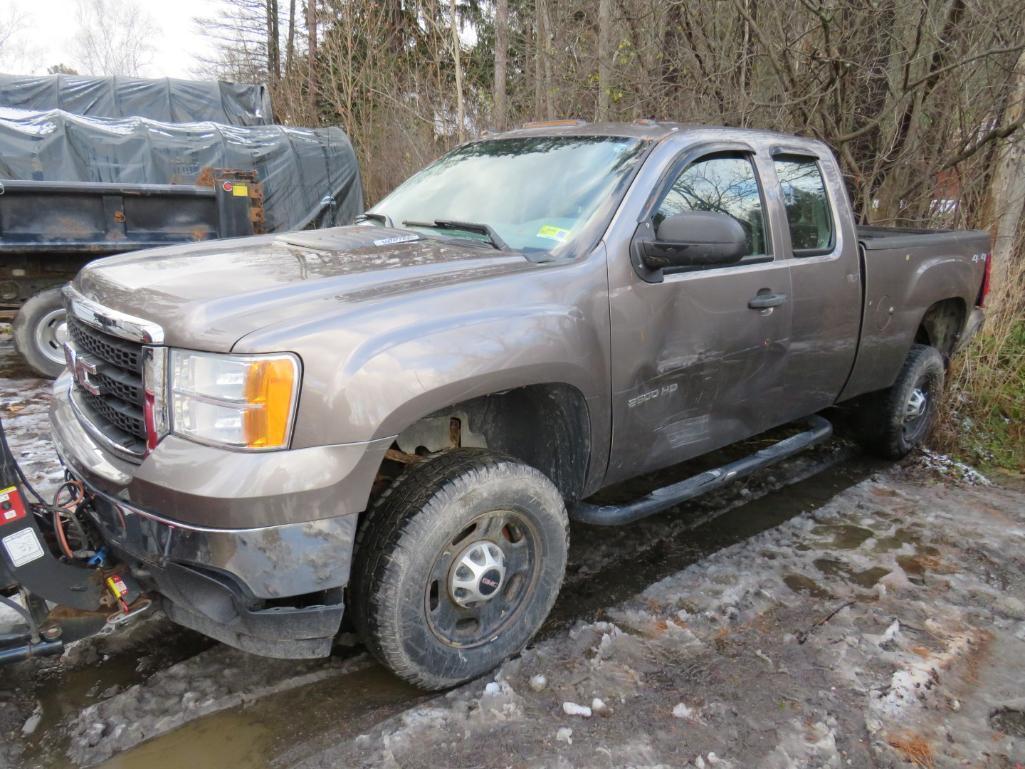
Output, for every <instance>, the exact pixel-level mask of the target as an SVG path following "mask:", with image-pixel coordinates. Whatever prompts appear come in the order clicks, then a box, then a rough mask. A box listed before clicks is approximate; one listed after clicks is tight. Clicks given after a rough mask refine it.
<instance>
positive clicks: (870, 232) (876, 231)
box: [855, 225, 989, 251]
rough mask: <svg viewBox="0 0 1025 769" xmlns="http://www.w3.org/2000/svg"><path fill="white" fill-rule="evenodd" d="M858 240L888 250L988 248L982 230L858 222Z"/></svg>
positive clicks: (868, 248) (864, 245)
mask: <svg viewBox="0 0 1025 769" xmlns="http://www.w3.org/2000/svg"><path fill="white" fill-rule="evenodd" d="M855 229H856V231H857V235H858V242H859V243H860V244H861V247H862V248H863V249H865V250H866V251H883V250H887V249H905V248H915V249H918V248H932V249H935V248H937V247H940V248H942V247H944V246H954V245H955V244H958V245H959V244H963V243H966V242H967V243H973V244H982V245H983V249H982V250H983V251H986V250H987V249H988V244H989V235H988V234H987V233H986V232H985V231H983V230H940V229H916V228H912V227H879V226H876V225H859V226H858V227H856V228H855Z"/></svg>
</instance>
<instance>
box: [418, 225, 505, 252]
mask: <svg viewBox="0 0 1025 769" xmlns="http://www.w3.org/2000/svg"><path fill="white" fill-rule="evenodd" d="M402 226H403V227H427V228H428V229H433V230H463V231H465V232H476V233H477V234H478V235H484V236H485V237H486V238H487V239H488V242H490V243H491V245H492V246H494V247H495V248H496V249H498V250H499V251H511V250H512V249H510V248H509V245H508V244H507V243H506V242H505V241H504V240H502V238H501V237H500V236H499V234H498V233H497V232H495V228H494V227H492V226H491V225H490V224H478V223H477V222H456V221H453V220H452V219H435V220H434V221H432V222H412V221H406V222H403V223H402Z"/></svg>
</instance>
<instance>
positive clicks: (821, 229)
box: [773, 157, 833, 256]
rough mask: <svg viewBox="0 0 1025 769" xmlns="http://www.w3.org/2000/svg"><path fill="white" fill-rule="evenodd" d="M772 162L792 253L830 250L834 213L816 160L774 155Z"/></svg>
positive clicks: (810, 254)
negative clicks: (784, 207)
mask: <svg viewBox="0 0 1025 769" xmlns="http://www.w3.org/2000/svg"><path fill="white" fill-rule="evenodd" d="M773 162H774V163H775V166H776V176H777V177H779V185H780V191H781V192H782V193H783V204H784V205H785V206H786V212H787V224H788V225H789V229H790V245H791V247H792V248H793V250H794V256H815V255H818V254H828V253H829V252H830V251H832V250H833V216H832V214H831V213H830V210H829V197H828V196H827V195H826V183H825V180H824V179H823V178H822V171H821V170H820V169H819V164H818V161H817V160H815V159H814V158H800V157H777V158H775V159H774V161H773Z"/></svg>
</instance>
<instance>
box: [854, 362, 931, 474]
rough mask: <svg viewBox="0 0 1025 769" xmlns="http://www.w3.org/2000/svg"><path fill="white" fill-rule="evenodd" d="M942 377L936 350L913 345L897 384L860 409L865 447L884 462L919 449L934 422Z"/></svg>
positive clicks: (872, 398)
mask: <svg viewBox="0 0 1025 769" xmlns="http://www.w3.org/2000/svg"><path fill="white" fill-rule="evenodd" d="M944 374H945V367H944V364H943V356H942V355H941V354H940V351H939V350H937V349H936V348H935V347H929V346H928V345H924V344H916V345H912V347H911V351H910V352H909V353H908V357H907V359H906V360H905V361H904V366H903V367H902V368H901V370H900V373H899V374H898V375H897V381H896V382H894V383H893V385H892V386H890V387H889V388H888V389H886V390H882V391H880V392H878V393H875V394H874V395H873V396H871V397H869V398H868V399H866V400H865V401H864V402H863V403H862V404H861V406H860V414H859V416H860V419H859V422H860V425H859V428H860V429H859V433H860V437H861V441H862V443H863V444H864V445H865V447H866V448H868V449H869V450H870V451H872V452H873V453H875V454H878V455H879V456H881V457H883V458H885V459H901V458H903V457H905V456H907V455H908V454H909V453H910V452H911V451H912V450H913V449H915V448H917V447H918V446H920V445H921V444H922V443H923V442H924V441H925V439H926V438H927V437H928V435H929V431H930V430H931V429H932V426H933V423H934V422H935V420H936V412H937V407H938V405H939V399H940V395H941V393H942V392H943V380H944Z"/></svg>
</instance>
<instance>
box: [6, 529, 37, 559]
mask: <svg viewBox="0 0 1025 769" xmlns="http://www.w3.org/2000/svg"><path fill="white" fill-rule="evenodd" d="M3 543H4V550H6V551H7V557H8V558H10V559H11V563H12V564H14V568H16V569H17V568H18V567H19V566H24V565H25V564H26V563H31V562H32V561H34V560H36V559H37V558H42V557H43V546H42V545H41V544H39V537H37V536H36V532H35V530H33V529H22V530H21V531H18V532H15V533H14V534H10V535H8V536H6V537H4V539H3Z"/></svg>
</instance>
